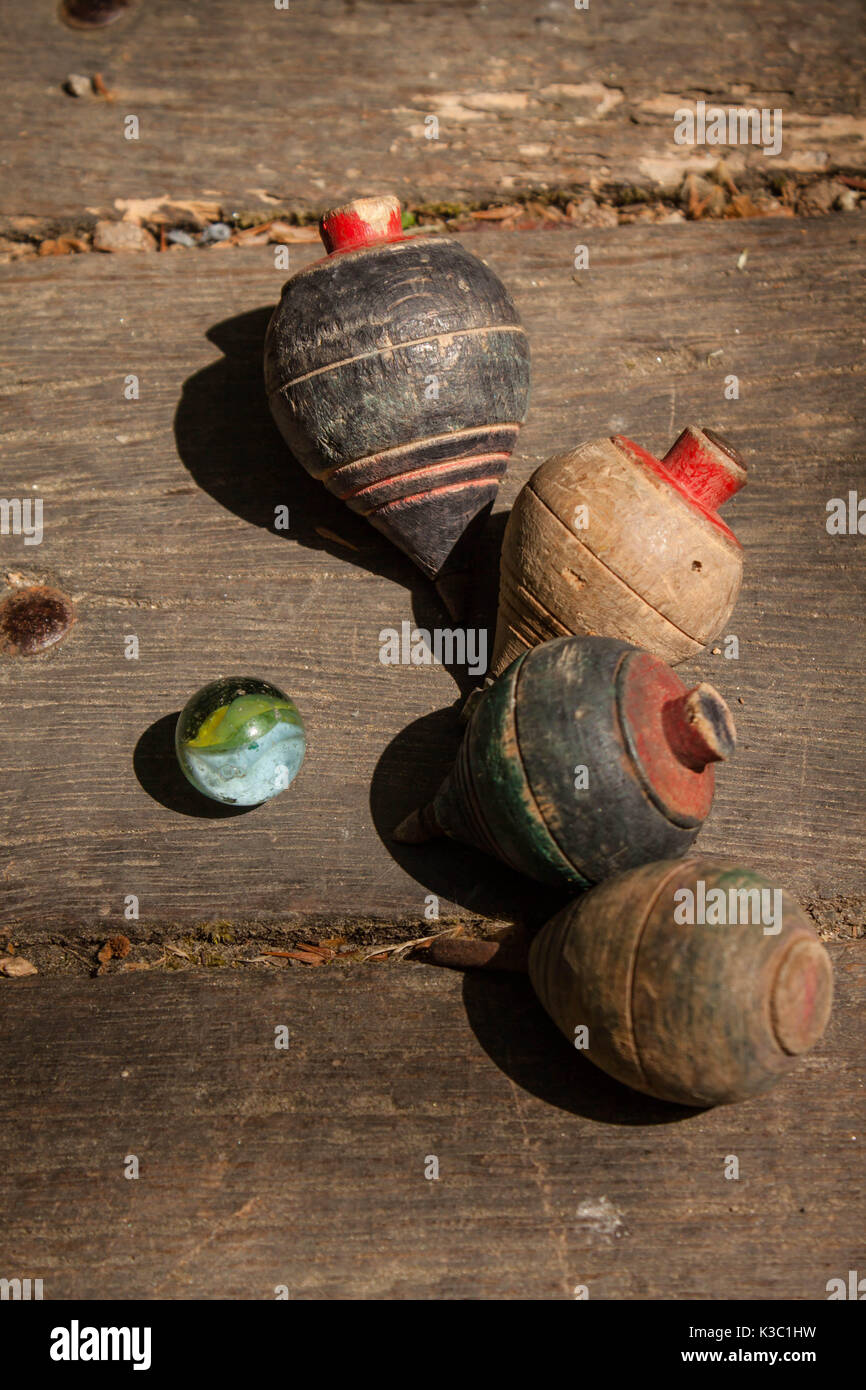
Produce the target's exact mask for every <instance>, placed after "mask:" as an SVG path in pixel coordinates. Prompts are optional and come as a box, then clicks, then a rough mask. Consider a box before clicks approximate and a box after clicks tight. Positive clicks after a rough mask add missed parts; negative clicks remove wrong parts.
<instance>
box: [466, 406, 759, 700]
mask: <svg viewBox="0 0 866 1390" xmlns="http://www.w3.org/2000/svg"><path fill="white" fill-rule="evenodd" d="M745 482H746V470H745V466H744V464H743V461H742V459H741V458H740V456H739V454H737V452H736V450H734V449H732V448H731V446H730V445H729V444H727V443H726V442H725V441H724V440H723V439H721V438H720V436H719V435H717V434H715V433H714V432H713V431H712V430H703V429H697V428H695V427H694V426H691V425H690V426H689V427H688V428H687V429H685V430H683V432H682V434H681V435H680V437H679V439H677V441H676V443H675V444H674V445H673V446H672V447H671V448H670V449H669V450H668V452H667V453H666V454H665V456H664V458H663V459H661V460H658V459H655V458H653V456H652V455H651V454H649V453H647V451H646V450H645V449H642V448H641V447H640V446H639V445H638V444H634V443H632V441H631V440H630V439H626V438H625V437H624V436H623V435H614V436H613V437H612V438H610V439H598V440H595V441H594V442H593V443H591V444H583V445H581V446H580V448H579V449H575V450H573V452H572V453H570V454H561V455H558V456H556V457H554V458H550V459H548V460H547V462H546V463H543V464H542V465H541V467H540V468H537V469H536V471H535V472H534V473H533V475H532V477H531V478H530V479H529V482H528V483H527V484H526V485H525V487H524V488H523V489H522V490H521V492H520V493H519V494H518V497H517V500H516V502H515V504H514V508H513V510H512V512H511V515H510V517H509V519H508V525H507V527H506V530H505V536H504V539H503V543H502V563H501V571H500V590H499V617H498V621H497V628H496V639H495V642H494V650H493V661H492V664H491V672H492V674H493V675H499V674H500V672H502V671H504V670H505V668H506V667H507V666H508V665H509V664H510V662H512V661H513V660H514V658H515V657H516V656H518V655H519V654H520V652H522V651H525V650H526V649H527V647H534V646H535V645H536V644H537V643H539V642H545V641H547V640H549V639H550V638H552V637H561V636H563V635H564V634H566V633H570V632H571V633H590V634H593V633H597V634H600V635H602V636H606V637H621V638H622V639H623V640H624V641H626V642H634V643H635V644H636V645H637V646H639V647H643V648H645V649H646V650H647V651H650V652H653V653H654V654H655V655H656V656H660V657H661V658H662V659H663V660H664V661H668V662H671V663H672V664H673V665H676V664H677V662H680V661H684V660H685V659H686V657H689V656H693V655H694V654H695V653H696V652H698V651H700V650H701V648H702V647H703V646H704V645H705V644H706V643H707V642H708V641H710V640H711V638H713V637H715V636H716V634H717V633H718V632H719V630H720V629H721V628H722V626H723V625H724V623H725V621H726V620H727V618H728V616H729V615H730V613H731V610H732V608H733V606H734V603H735V602H736V598H737V594H738V593H739V589H740V580H741V577H742V569H743V553H742V550H741V548H740V544H739V542H738V541H737V539H736V537H735V536H734V534H733V532H731V531H729V530H728V528H727V526H726V525H725V523H724V522H723V521H722V520H721V519H720V518H719V517H718V516H717V514H716V508H717V507H718V506H719V505H720V504H721V503H722V502H724V501H725V499H726V498H728V497H730V496H731V494H732V493H734V492H736V491H737V490H738V488H741V487H743V485H744V484H745Z"/></svg>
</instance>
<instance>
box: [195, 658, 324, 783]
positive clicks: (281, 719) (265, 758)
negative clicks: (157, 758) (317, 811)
mask: <svg viewBox="0 0 866 1390" xmlns="http://www.w3.org/2000/svg"><path fill="white" fill-rule="evenodd" d="M174 743H175V748H176V750H177V758H178V762H179V763H180V765H181V768H182V769H183V772H184V774H185V776H186V777H187V778H188V779H189V781H190V782H192V785H193V786H194V787H195V788H196V790H197V791H200V792H203V793H204V795H205V796H209V797H211V798H212V799H213V800H214V801H222V802H224V803H225V805H227V806H257V805H258V804H259V803H260V802H262V801H268V800H269V799H270V798H271V797H272V796H276V795H277V793H278V792H281V791H285V789H286V787H288V786H289V785H290V784H291V783H292V782H293V781H294V779H295V777H296V776H297V774H298V771H299V769H300V766H301V763H302V762H303V760H304V752H305V750H306V746H307V740H306V735H305V733H304V724H303V720H302V719H301V716H300V714H299V713H298V709H297V706H296V705H295V702H294V700H290V699H289V697H288V695H285V694H284V693H283V692H282V690H279V689H278V688H277V687H276V686H275V685H270V684H269V683H268V682H267V681H261V680H257V679H256V678H255V677H252V676H239V677H236V678H234V679H232V678H228V679H223V680H217V681H212V682H211V684H210V685H205V686H203V687H202V688H201V690H198V691H196V693H195V695H193V697H192V699H191V700H189V701H188V702H187V704H186V705H184V707H183V709H182V710H181V713H180V717H179V719H178V721H177V728H176V730H175V736H174Z"/></svg>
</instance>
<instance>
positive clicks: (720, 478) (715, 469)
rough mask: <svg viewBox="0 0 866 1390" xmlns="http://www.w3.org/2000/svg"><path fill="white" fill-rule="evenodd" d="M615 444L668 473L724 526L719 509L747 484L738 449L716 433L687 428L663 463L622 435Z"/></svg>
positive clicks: (691, 427)
mask: <svg viewBox="0 0 866 1390" xmlns="http://www.w3.org/2000/svg"><path fill="white" fill-rule="evenodd" d="M614 442H615V443H616V444H618V445H619V446H620V447H621V448H622V447H624V448H626V449H627V450H628V451H630V452H632V453H634V454H637V455H639V456H640V458H641V460H642V461H643V462H644V463H649V464H650V465H651V466H652V467H654V468H656V469H657V470H658V471H660V472H662V473H663V474H666V475H667V480H668V482H672V483H673V485H674V487H675V488H676V489H677V491H678V492H681V493H682V494H683V495H684V496H685V497H687V498H688V499H689V501H690V502H693V503H694V504H695V506H697V507H700V508H701V510H702V511H704V512H707V513H708V514H709V515H710V516H711V518H712V520H713V521H715V522H717V524H718V525H720V526H724V522H723V521H720V520H719V518H718V517H717V516H716V515H715V511H716V508H717V507H720V506H721V505H722V503H723V502H726V501H727V500H728V498H729V497H731V496H733V494H734V493H735V492H739V490H740V488H741V487H743V486H744V485H745V482H746V469H745V465H744V463H743V460H742V458H741V457H740V455H739V454H738V453H737V451H736V449H734V448H733V447H732V446H731V445H730V444H728V442H727V440H725V439H722V436H721V435H720V434H716V432H715V430H703V429H698V428H697V427H696V426H694V425H689V426H687V428H686V429H684V430H683V432H682V434H681V435H680V436H679V438H678V439H677V440H676V441H675V442H674V443H673V444H672V445H671V447H670V448H669V449H668V451H667V453H666V454H665V456H664V458H663V459H662V460H661V461H660V462H659V460H657V459H654V458H653V456H652V454H650V453H648V451H647V450H646V449H642V448H641V447H640V445H639V444H635V443H633V441H632V440H630V439H626V438H625V437H624V436H623V435H619V434H618V435H614ZM725 529H726V530H727V527H725Z"/></svg>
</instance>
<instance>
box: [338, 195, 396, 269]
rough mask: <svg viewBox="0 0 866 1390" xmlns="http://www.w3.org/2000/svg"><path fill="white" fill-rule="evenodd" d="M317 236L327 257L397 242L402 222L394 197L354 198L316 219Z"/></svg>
mask: <svg viewBox="0 0 866 1390" xmlns="http://www.w3.org/2000/svg"><path fill="white" fill-rule="evenodd" d="M319 236H320V237H321V238H322V241H323V242H324V244H325V249H326V250H327V252H328V254H329V255H333V254H334V252H335V251H356V250H357V249H358V248H359V247H361V246H375V245H377V244H378V243H380V242H383V241H399V240H400V239H401V238H402V236H403V219H402V216H401V213H400V203H399V200H398V199H397V198H392V197H387V196H386V197H382V198H355V199H354V200H353V201H352V202H351V203H344V204H343V206H342V207H339V208H331V210H330V211H329V212H326V213H323V214H322V216H321V217H320V218H319Z"/></svg>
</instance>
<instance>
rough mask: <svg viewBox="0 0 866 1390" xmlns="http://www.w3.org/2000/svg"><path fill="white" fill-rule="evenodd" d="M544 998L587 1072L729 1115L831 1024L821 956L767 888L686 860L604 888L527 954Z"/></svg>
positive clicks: (826, 967) (557, 921)
mask: <svg viewBox="0 0 866 1390" xmlns="http://www.w3.org/2000/svg"><path fill="white" fill-rule="evenodd" d="M529 973H530V976H531V979H532V983H533V986H534V988H535V991H536V993H537V994H538V997H539V999H540V1000H541V1002H542V1004H543V1005H544V1007H545V1009H546V1010H547V1012H548V1013H549V1014H550V1016H551V1018H552V1019H553V1020H554V1022H555V1023H556V1025H557V1027H558V1028H560V1029H561V1031H562V1032H563V1033H564V1034H565V1036H566V1037H567V1038H568V1039H569V1041H570V1042H572V1043H573V1044H574V1043H575V1041H576V1039H577V1038H578V1034H577V1030H578V1029H579V1028H586V1029H587V1035H586V1041H587V1043H588V1046H587V1047H586V1048H585V1049H584V1050H583V1051H584V1055H585V1056H587V1057H588V1058H589V1059H590V1061H591V1062H594V1063H595V1064H596V1066H598V1067H601V1069H602V1070H603V1071H606V1072H608V1073H609V1075H611V1076H614V1077H616V1078H617V1080H618V1081H623V1082H625V1084H626V1085H627V1086H632V1087H634V1088H635V1090H638V1091H644V1092H646V1093H647V1095H651V1096H657V1097H658V1098H659V1099H661V1100H671V1101H678V1102H679V1103H680V1104H682V1105H701V1106H708V1105H724V1104H726V1103H728V1102H729V1101H736V1100H744V1099H745V1098H746V1097H748V1096H752V1095H755V1094H756V1093H758V1092H760V1091H763V1090H765V1089H766V1088H767V1087H768V1086H770V1085H772V1084H773V1082H774V1081H776V1080H777V1079H778V1078H779V1077H780V1076H781V1075H782V1074H783V1073H784V1072H785V1071H787V1070H788V1069H789V1068H790V1067H791V1066H792V1065H793V1063H794V1062H795V1060H796V1058H797V1057H798V1056H800V1055H801V1054H802V1053H804V1052H806V1051H808V1049H809V1048H810V1047H813V1046H814V1044H815V1043H816V1042H817V1041H818V1039H819V1038H820V1036H821V1034H822V1033H823V1031H824V1028H825V1027H826V1024H827V1020H828V1018H829V1015H830V1005H831V1001H832V993H833V975H832V969H831V965H830V959H829V957H828V955H827V952H826V951H825V950H824V947H823V946H822V945H821V943H820V942H819V940H818V938H817V936H816V935H815V933H814V931H813V930H812V927H811V926H810V924H809V922H808V919H807V918H806V915H805V913H804V912H803V910H802V909H801V908H800V907H799V905H798V904H797V903H796V902H795V901H794V899H793V898H791V897H790V896H789V894H788V893H787V892H785V891H783V890H782V889H780V888H778V887H776V886H774V885H773V884H771V883H770V882H769V881H768V880H767V879H766V878H762V877H761V876H760V875H759V874H756V873H752V872H751V871H750V870H748V869H743V868H740V867H738V866H737V865H734V864H724V863H718V862H715V861H713V860H706V859H700V858H690V859H686V860H672V861H667V862H661V863H656V864H646V865H644V866H642V867H641V868H637V869H633V870H632V871H631V872H630V873H627V874H623V875H621V876H620V877H617V878H612V879H609V880H608V882H606V883H603V884H601V885H600V886H599V887H598V888H594V889H593V891H592V892H591V893H587V894H585V895H584V896H583V897H581V898H578V899H577V900H576V901H575V902H573V903H571V904H570V905H569V906H568V907H566V908H563V910H562V911H561V912H559V913H557V915H556V916H555V917H553V918H552V919H551V921H550V922H548V924H547V926H546V927H544V928H543V930H542V931H541V932H540V933H539V935H538V936H537V937H536V939H535V941H534V942H533V944H532V948H531V950H530V953H529Z"/></svg>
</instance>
